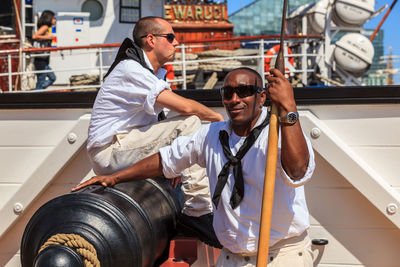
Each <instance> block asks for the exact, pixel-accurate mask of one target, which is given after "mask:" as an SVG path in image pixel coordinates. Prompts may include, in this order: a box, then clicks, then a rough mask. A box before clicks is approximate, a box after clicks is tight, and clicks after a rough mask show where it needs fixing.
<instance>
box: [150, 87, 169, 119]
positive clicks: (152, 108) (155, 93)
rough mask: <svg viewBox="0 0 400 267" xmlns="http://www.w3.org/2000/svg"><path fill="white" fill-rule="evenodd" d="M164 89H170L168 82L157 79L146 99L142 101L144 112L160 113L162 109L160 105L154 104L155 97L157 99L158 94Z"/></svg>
mask: <svg viewBox="0 0 400 267" xmlns="http://www.w3.org/2000/svg"><path fill="white" fill-rule="evenodd" d="M164 90H170V91H171V87H170V86H169V84H168V83H167V82H166V81H164V80H157V81H156V84H155V88H154V90H151V92H150V93H149V94H148V95H147V97H146V101H145V103H144V110H145V112H146V113H148V114H150V115H154V114H155V115H157V114H158V113H160V112H161V111H162V107H161V106H158V105H156V99H157V97H158V95H159V94H160V93H161V92H162V91H164ZM157 106H158V108H157Z"/></svg>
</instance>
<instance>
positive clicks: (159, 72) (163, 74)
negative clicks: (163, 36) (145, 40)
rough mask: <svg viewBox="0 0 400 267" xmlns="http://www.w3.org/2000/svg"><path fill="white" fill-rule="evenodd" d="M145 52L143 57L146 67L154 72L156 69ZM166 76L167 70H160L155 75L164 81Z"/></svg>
mask: <svg viewBox="0 0 400 267" xmlns="http://www.w3.org/2000/svg"><path fill="white" fill-rule="evenodd" d="M142 51H143V56H144V61H145V62H146V65H147V66H148V67H149V68H150V69H151V70H152V71H153V72H154V68H153V65H151V62H150V60H149V58H148V57H147V55H146V53H145V52H144V50H143V49H142ZM165 74H167V70H166V69H164V68H160V69H159V70H158V71H157V73H154V75H156V77H157V78H159V79H164V77H165Z"/></svg>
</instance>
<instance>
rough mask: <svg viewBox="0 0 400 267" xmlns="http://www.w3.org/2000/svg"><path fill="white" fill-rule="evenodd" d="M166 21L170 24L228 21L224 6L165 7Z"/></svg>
mask: <svg viewBox="0 0 400 267" xmlns="http://www.w3.org/2000/svg"><path fill="white" fill-rule="evenodd" d="M164 9H165V16H164V18H165V19H166V20H169V21H171V22H197V21H198V22H213V21H216V22H218V21H221V20H228V12H227V6H226V5H165V6H164Z"/></svg>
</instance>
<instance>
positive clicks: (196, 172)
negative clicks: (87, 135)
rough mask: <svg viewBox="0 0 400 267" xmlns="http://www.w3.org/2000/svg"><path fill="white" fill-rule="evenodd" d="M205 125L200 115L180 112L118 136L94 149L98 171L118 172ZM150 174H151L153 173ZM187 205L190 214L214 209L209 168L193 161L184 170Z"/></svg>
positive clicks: (93, 161)
mask: <svg viewBox="0 0 400 267" xmlns="http://www.w3.org/2000/svg"><path fill="white" fill-rule="evenodd" d="M200 127H201V122H200V119H199V118H198V117H197V116H177V117H174V118H171V119H166V120H163V121H160V122H158V123H155V124H152V125H147V126H143V127H140V128H135V129H133V130H132V131H131V132H129V133H127V134H119V135H117V136H115V138H114V141H113V142H112V143H111V144H108V145H105V146H103V147H99V148H94V149H91V150H90V151H89V152H88V154H89V157H90V159H91V161H92V166H93V170H94V172H95V173H96V174H98V175H105V174H110V173H114V172H116V171H119V170H122V169H125V168H127V167H129V166H131V165H132V164H134V163H136V162H138V161H140V160H142V159H144V158H146V157H148V156H151V155H153V154H155V153H157V152H158V151H159V149H160V148H161V147H164V146H167V145H170V144H171V143H172V141H174V140H175V138H177V137H178V136H187V135H190V134H192V133H193V132H195V131H196V130H198V129H199V128H200ZM149 178H150V177H149ZM181 188H182V192H183V196H184V200H185V203H184V207H183V210H182V212H183V213H185V214H186V215H189V216H195V217H198V216H201V215H204V214H207V213H210V212H211V211H212V205H211V198H210V189H209V183H208V177H207V176H206V171H205V169H204V168H201V167H200V166H199V165H197V164H195V165H192V166H191V167H190V168H188V169H186V170H184V171H183V172H182V187H181Z"/></svg>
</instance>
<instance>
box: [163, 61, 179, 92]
mask: <svg viewBox="0 0 400 267" xmlns="http://www.w3.org/2000/svg"><path fill="white" fill-rule="evenodd" d="M164 69H165V70H166V71H167V74H166V75H165V78H166V79H167V80H168V81H172V80H173V79H175V73H174V68H173V67H172V65H171V64H167V65H164ZM170 86H171V89H172V90H176V89H178V88H177V87H176V85H175V84H174V83H171V85H170Z"/></svg>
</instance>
